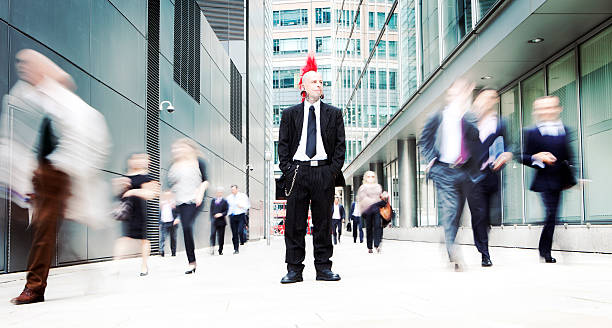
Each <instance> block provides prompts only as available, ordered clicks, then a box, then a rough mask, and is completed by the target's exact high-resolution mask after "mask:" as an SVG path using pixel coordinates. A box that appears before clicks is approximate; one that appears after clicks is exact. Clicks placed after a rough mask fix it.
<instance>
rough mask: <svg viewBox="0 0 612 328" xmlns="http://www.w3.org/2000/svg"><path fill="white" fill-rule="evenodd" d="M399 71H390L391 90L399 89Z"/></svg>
mask: <svg viewBox="0 0 612 328" xmlns="http://www.w3.org/2000/svg"><path fill="white" fill-rule="evenodd" d="M396 79H397V72H394V71H390V72H389V90H395V89H397V82H396Z"/></svg>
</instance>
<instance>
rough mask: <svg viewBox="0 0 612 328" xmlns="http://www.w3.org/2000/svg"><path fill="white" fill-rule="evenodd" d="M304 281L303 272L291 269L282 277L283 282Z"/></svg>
mask: <svg viewBox="0 0 612 328" xmlns="http://www.w3.org/2000/svg"><path fill="white" fill-rule="evenodd" d="M300 281H304V279H303V278H302V273H301V272H296V271H289V272H287V274H286V275H285V276H284V277H283V279H281V284H292V283H294V282H300Z"/></svg>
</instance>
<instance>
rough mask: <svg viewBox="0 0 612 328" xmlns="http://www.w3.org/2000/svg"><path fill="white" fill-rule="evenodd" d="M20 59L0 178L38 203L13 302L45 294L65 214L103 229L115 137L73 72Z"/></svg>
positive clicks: (26, 54)
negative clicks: (105, 178) (103, 174)
mask: <svg viewBox="0 0 612 328" xmlns="http://www.w3.org/2000/svg"><path fill="white" fill-rule="evenodd" d="M16 59H17V63H16V70H17V75H18V77H19V80H18V81H17V82H16V83H15V85H14V86H13V87H12V88H11V90H10V92H9V94H8V95H7V96H6V97H5V98H4V101H3V104H4V108H3V109H2V116H1V119H0V123H1V128H0V134H1V135H0V157H1V160H2V163H4V165H2V166H1V167H0V182H1V183H2V184H3V187H4V188H6V189H7V190H8V191H9V192H8V193H6V194H10V195H15V197H14V198H11V200H12V201H14V202H15V204H16V205H18V206H20V207H24V208H28V207H33V214H32V218H31V220H32V221H31V226H32V228H33V231H34V235H33V238H32V247H31V248H30V253H29V256H28V261H27V271H28V273H27V277H26V285H25V288H24V289H23V291H22V292H21V294H20V295H19V296H18V297H15V298H13V299H12V300H11V302H12V303H14V304H28V303H35V302H42V301H44V299H45V298H44V294H45V290H46V287H47V277H48V275H49V269H50V267H51V262H52V260H53V254H54V252H55V248H56V241H57V231H58V230H59V226H60V225H61V219H62V218H65V219H71V220H76V221H78V222H82V223H85V224H88V225H90V226H92V227H99V225H100V222H101V221H100V219H104V215H102V213H105V212H107V211H108V210H109V209H108V207H107V206H105V205H106V201H105V199H106V198H105V197H104V196H102V197H100V196H101V195H104V194H105V192H104V189H105V188H104V185H103V183H102V180H101V179H100V174H99V171H98V169H97V168H99V167H103V165H104V163H105V160H106V157H107V155H108V153H109V152H110V137H109V134H108V130H107V126H106V122H105V120H104V117H103V116H102V115H101V114H100V113H99V112H98V111H96V110H95V109H93V108H91V107H90V106H89V105H88V104H87V103H85V102H84V101H83V100H82V99H81V98H79V97H78V96H77V95H76V94H75V93H74V90H75V89H76V85H75V84H74V81H73V80H72V78H71V77H70V75H68V74H67V73H66V72H64V71H63V70H62V69H61V68H59V67H58V66H57V65H56V64H55V63H53V62H52V61H51V60H50V59H49V58H47V57H45V56H44V55H42V54H40V53H39V52H36V51H34V50H31V49H24V50H21V51H19V52H18V53H17V55H16ZM13 127H19V129H16V128H15V129H13ZM3 194H5V193H3ZM106 196H107V195H106Z"/></svg>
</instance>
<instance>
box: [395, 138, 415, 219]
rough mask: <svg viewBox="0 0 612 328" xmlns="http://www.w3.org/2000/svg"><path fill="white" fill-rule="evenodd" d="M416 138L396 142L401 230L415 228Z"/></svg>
mask: <svg viewBox="0 0 612 328" xmlns="http://www.w3.org/2000/svg"><path fill="white" fill-rule="evenodd" d="M416 155H417V154H416V138H414V137H410V138H408V139H406V140H398V141H397V165H398V174H397V175H398V179H399V198H400V202H399V212H400V220H399V224H400V227H402V228H407V227H416V226H417V175H416V172H417V156H416Z"/></svg>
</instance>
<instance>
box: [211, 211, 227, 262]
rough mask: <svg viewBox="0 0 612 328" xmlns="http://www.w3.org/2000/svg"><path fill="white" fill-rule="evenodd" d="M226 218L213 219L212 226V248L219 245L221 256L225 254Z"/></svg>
mask: <svg viewBox="0 0 612 328" xmlns="http://www.w3.org/2000/svg"><path fill="white" fill-rule="evenodd" d="M226 225H227V223H225V218H224V217H223V218H220V219H212V222H211V224H210V246H212V247H215V244H218V245H219V254H221V253H223V244H224V243H225V226H226Z"/></svg>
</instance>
